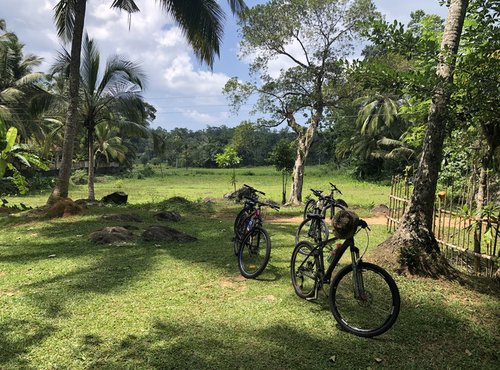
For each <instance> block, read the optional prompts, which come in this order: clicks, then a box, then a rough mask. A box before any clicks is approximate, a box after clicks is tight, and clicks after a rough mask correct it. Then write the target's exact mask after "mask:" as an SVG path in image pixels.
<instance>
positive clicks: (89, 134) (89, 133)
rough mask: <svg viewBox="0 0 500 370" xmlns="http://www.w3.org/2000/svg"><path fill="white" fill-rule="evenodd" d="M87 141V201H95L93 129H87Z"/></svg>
mask: <svg viewBox="0 0 500 370" xmlns="http://www.w3.org/2000/svg"><path fill="white" fill-rule="evenodd" d="M87 141H88V149H89V172H88V175H89V176H88V177H89V179H88V186H89V199H90V200H95V192H94V179H95V161H94V129H93V127H92V128H89V129H88V131H87Z"/></svg>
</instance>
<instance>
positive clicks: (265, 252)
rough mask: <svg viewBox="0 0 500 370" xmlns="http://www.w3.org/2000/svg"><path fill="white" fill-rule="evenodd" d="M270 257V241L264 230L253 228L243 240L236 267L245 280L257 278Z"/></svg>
mask: <svg viewBox="0 0 500 370" xmlns="http://www.w3.org/2000/svg"><path fill="white" fill-rule="evenodd" d="M270 256H271V240H270V239H269V236H268V235H267V232H266V230H264V229H262V228H260V227H255V228H253V229H252V230H250V231H249V232H248V233H247V234H246V235H245V237H244V238H243V240H242V242H241V245H240V250H239V254H238V267H239V269H240V272H241V275H243V276H244V277H246V278H247V279H253V278H255V277H257V276H259V275H260V274H261V273H262V271H264V269H265V268H266V266H267V263H268V262H269V257H270Z"/></svg>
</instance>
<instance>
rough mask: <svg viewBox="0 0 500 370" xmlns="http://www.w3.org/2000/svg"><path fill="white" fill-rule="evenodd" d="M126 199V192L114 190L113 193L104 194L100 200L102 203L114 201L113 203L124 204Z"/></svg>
mask: <svg viewBox="0 0 500 370" xmlns="http://www.w3.org/2000/svg"><path fill="white" fill-rule="evenodd" d="M127 201H128V194H127V193H124V192H123V191H115V192H114V193H111V194H108V195H105V196H104V197H102V199H101V202H103V203H106V204H108V203H114V204H126V203H127Z"/></svg>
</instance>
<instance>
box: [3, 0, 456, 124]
mask: <svg viewBox="0 0 500 370" xmlns="http://www.w3.org/2000/svg"><path fill="white" fill-rule="evenodd" d="M58 1H59V0H0V9H1V10H0V18H3V19H4V20H5V21H6V23H7V29H8V30H9V31H11V32H14V33H16V34H17V36H18V37H19V39H20V41H21V42H22V43H24V44H25V49H24V52H25V54H28V53H32V54H35V55H37V56H40V57H43V58H44V62H43V64H42V65H41V66H40V67H39V70H41V71H47V70H48V68H49V66H50V65H51V64H52V63H53V61H54V57H55V55H56V53H57V52H58V51H60V50H61V48H62V42H61V41H60V40H59V39H58V37H57V34H56V29H55V25H54V21H53V14H54V12H53V8H54V5H55V4H56V3H57V2H58ZM264 2H265V1H262V0H260V1H256V0H247V1H246V4H247V5H248V6H254V5H256V4H258V3H264ZM136 3H137V5H138V6H139V8H140V10H141V11H140V13H135V14H133V15H132V18H131V24H130V28H129V23H128V16H127V14H126V13H124V12H119V11H117V10H112V9H110V4H111V0H88V4H87V14H86V19H85V25H86V31H87V33H88V34H89V36H90V37H91V38H93V39H94V40H95V41H96V43H97V45H98V48H99V50H100V53H101V60H103V61H104V60H105V59H106V58H108V57H110V56H112V55H116V54H118V55H120V56H121V57H123V58H125V59H128V60H131V61H134V62H136V63H139V64H140V65H141V67H142V68H143V70H144V71H145V73H146V75H147V76H148V81H147V86H146V90H145V91H144V93H143V96H144V98H145V100H146V101H148V102H149V103H150V104H152V105H153V106H154V107H155V108H156V109H157V115H156V117H157V118H156V120H155V121H154V122H153V123H152V125H151V126H152V127H153V128H155V127H162V128H164V129H166V130H172V129H173V128H175V127H185V128H188V129H190V130H200V129H204V128H206V127H207V126H220V125H226V126H229V127H233V126H236V125H238V124H239V123H240V122H242V121H244V120H247V119H249V120H256V119H257V118H258V116H250V115H249V111H250V110H251V105H250V104H248V105H246V106H243V107H242V109H241V110H240V111H239V113H238V114H237V115H235V114H233V113H231V110H230V108H229V106H228V102H227V99H226V98H225V97H224V96H223V94H222V88H223V87H224V85H225V83H226V81H227V80H228V79H229V78H231V77H234V76H237V77H238V78H240V79H242V80H246V79H248V64H246V63H245V61H241V60H239V59H238V50H239V41H240V40H239V38H238V28H237V24H236V18H235V17H234V16H233V15H232V14H231V13H230V11H229V7H228V5H227V3H228V2H227V1H226V0H221V1H220V4H221V6H222V7H223V9H224V10H225V11H226V20H225V23H224V39H223V43H222V47H221V53H220V58H219V59H216V61H215V63H214V67H213V70H210V69H209V68H208V67H207V66H206V65H203V64H201V63H200V62H198V60H197V59H196V57H195V56H194V55H193V53H192V51H191V49H190V47H189V45H188V44H187V42H186V41H185V39H184V37H183V36H182V34H181V33H180V32H179V29H178V28H177V27H176V25H175V23H174V22H173V20H172V19H171V18H170V17H169V16H168V15H166V14H164V13H162V11H161V10H160V8H159V6H158V5H157V1H152V0H137V1H136ZM374 3H375V5H376V6H377V9H378V10H379V11H380V12H381V13H382V14H384V15H385V17H386V19H387V20H388V21H392V20H394V19H397V20H398V21H401V22H403V23H406V22H407V21H408V20H409V17H410V13H411V12H412V11H414V10H417V9H423V10H424V11H425V12H426V13H429V14H438V15H440V16H442V17H443V18H445V17H446V13H447V9H446V7H444V6H440V5H439V1H438V0H419V1H418V2H417V1H404V0H374ZM67 47H68V48H69V46H67Z"/></svg>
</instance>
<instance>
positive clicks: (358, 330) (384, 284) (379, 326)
mask: <svg viewBox="0 0 500 370" xmlns="http://www.w3.org/2000/svg"><path fill="white" fill-rule="evenodd" d="M357 281H358V282H359V283H358V286H359V287H360V288H359V289H355V287H354V284H355V276H354V272H353V267H352V265H349V266H346V267H344V268H343V269H341V270H340V271H339V273H338V274H337V275H336V276H335V278H334V279H333V281H332V283H331V285H330V294H329V296H328V299H329V302H330V309H331V311H332V314H333V317H334V318H335V320H336V321H337V322H338V324H339V325H340V326H341V327H342V328H343V329H344V330H346V331H348V332H349V333H352V334H354V335H357V336H360V337H375V336H377V335H380V334H383V333H385V332H386V331H387V330H389V329H390V328H391V326H392V325H393V324H394V322H395V321H396V319H397V317H398V314H399V308H400V297H399V290H398V287H397V285H396V283H395V282H394V279H393V278H392V277H391V276H390V275H389V273H387V271H385V270H384V269H383V268H381V267H379V266H377V265H374V264H371V263H366V262H361V263H360V264H359V266H358V279H357ZM357 292H358V293H357Z"/></svg>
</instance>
